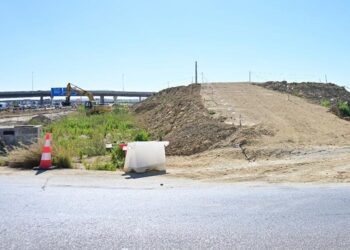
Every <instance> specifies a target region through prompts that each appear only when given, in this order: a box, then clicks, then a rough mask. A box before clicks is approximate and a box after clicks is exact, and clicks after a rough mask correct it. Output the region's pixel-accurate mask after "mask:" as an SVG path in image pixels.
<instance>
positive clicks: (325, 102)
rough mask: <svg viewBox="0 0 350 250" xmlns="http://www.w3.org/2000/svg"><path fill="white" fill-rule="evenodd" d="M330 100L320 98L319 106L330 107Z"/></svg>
mask: <svg viewBox="0 0 350 250" xmlns="http://www.w3.org/2000/svg"><path fill="white" fill-rule="evenodd" d="M331 105H332V104H331V101H330V100H322V101H321V106H323V107H325V108H330V107H331Z"/></svg>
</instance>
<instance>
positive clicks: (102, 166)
mask: <svg viewBox="0 0 350 250" xmlns="http://www.w3.org/2000/svg"><path fill="white" fill-rule="evenodd" d="M83 164H84V166H85V168H86V169H87V170H105V171H115V170H116V169H117V167H116V165H115V164H114V163H113V162H111V161H109V159H108V160H106V159H105V158H104V157H96V159H95V160H94V161H93V162H92V163H88V162H87V161H84V162H83Z"/></svg>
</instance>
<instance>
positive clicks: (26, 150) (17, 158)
mask: <svg viewBox="0 0 350 250" xmlns="http://www.w3.org/2000/svg"><path fill="white" fill-rule="evenodd" d="M43 145H44V144H43V140H40V141H39V142H37V143H35V144H32V145H30V146H26V147H23V148H17V149H15V150H12V151H11V152H10V153H9V155H8V157H7V160H8V164H9V167H13V168H33V167H36V166H39V164H40V158H41V153H42V148H43Z"/></svg>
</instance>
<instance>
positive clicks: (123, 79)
mask: <svg viewBox="0 0 350 250" xmlns="http://www.w3.org/2000/svg"><path fill="white" fill-rule="evenodd" d="M122 89H123V91H124V73H123V74H122Z"/></svg>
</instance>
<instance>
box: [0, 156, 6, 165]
mask: <svg viewBox="0 0 350 250" xmlns="http://www.w3.org/2000/svg"><path fill="white" fill-rule="evenodd" d="M6 165H7V161H6V159H5V158H3V157H0V166H6Z"/></svg>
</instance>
